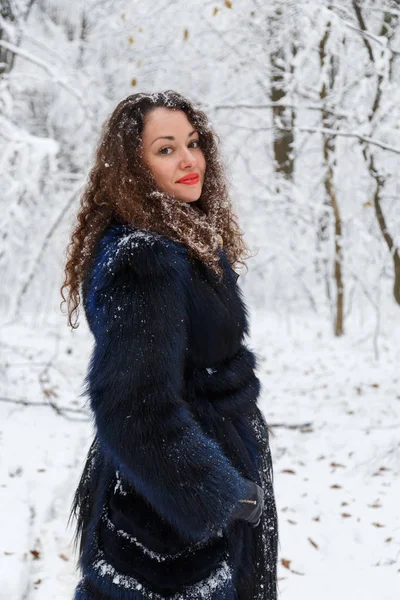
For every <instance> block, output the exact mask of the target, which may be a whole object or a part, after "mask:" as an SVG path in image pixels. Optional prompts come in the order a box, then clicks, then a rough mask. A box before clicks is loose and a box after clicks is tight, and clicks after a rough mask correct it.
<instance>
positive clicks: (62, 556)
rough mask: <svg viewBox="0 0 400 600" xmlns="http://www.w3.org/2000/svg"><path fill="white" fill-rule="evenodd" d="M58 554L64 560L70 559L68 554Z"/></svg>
mask: <svg viewBox="0 0 400 600" xmlns="http://www.w3.org/2000/svg"><path fill="white" fill-rule="evenodd" d="M58 556H59V557H60V558H62V560H66V561H67V560H69V558H68V556H65V554H59V555H58Z"/></svg>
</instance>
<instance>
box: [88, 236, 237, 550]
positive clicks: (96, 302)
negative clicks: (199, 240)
mask: <svg viewBox="0 0 400 600" xmlns="http://www.w3.org/2000/svg"><path fill="white" fill-rule="evenodd" d="M141 236H142V237H141ZM146 236H147V237H146ZM185 252H186V250H185V249H184V248H183V247H181V246H180V245H178V244H173V242H171V241H170V240H168V239H167V238H162V239H161V238H158V237H157V235H156V234H155V236H154V237H153V236H152V235H149V234H146V233H145V232H140V231H136V232H133V233H130V234H127V235H126V236H122V237H121V236H118V238H117V239H115V238H114V239H113V238H112V236H111V238H108V239H106V240H105V241H103V243H102V246H101V247H100V253H99V258H98V259H97V261H96V266H95V268H94V271H93V275H92V280H91V283H90V286H89V288H88V298H87V300H86V304H87V307H88V316H89V318H90V319H91V322H92V331H95V332H96V344H95V348H94V351H93V354H92V357H91V361H90V365H89V372H88V375H87V386H88V387H87V391H88V393H89V396H90V402H91V407H92V410H93V411H94V416H95V423H96V427H97V431H98V435H99V438H100V440H101V442H102V444H103V445H104V446H105V448H106V449H108V452H109V453H111V456H112V459H113V461H114V462H115V464H116V465H117V468H118V469H119V470H120V471H121V472H122V473H123V474H124V476H125V477H127V479H128V480H129V481H130V482H131V484H132V485H133V486H134V487H135V489H136V490H137V491H138V492H139V493H141V494H142V495H143V496H144V497H146V498H147V500H148V501H149V502H150V503H151V504H152V505H153V507H154V508H155V509H156V510H157V511H158V512H159V514H161V515H162V516H163V517H164V518H165V519H167V520H168V521H169V522H170V523H171V524H172V525H174V526H175V527H176V528H177V529H178V530H179V531H180V532H181V534H182V535H183V536H184V537H186V538H187V539H188V540H190V541H196V542H197V541H201V540H204V539H206V538H208V537H210V536H212V535H215V534H217V532H218V531H219V530H220V529H221V528H223V527H225V526H226V525H227V523H228V521H229V519H230V514H231V512H232V509H233V507H234V506H235V505H236V503H237V501H238V500H239V499H241V498H244V497H246V491H247V486H248V480H247V479H245V478H243V477H242V476H241V475H240V474H239V472H238V471H237V470H236V469H235V468H234V467H233V465H232V464H231V462H230V461H229V460H228V459H227V457H226V456H225V455H224V454H223V452H222V450H221V448H220V447H219V445H218V444H217V443H216V442H215V441H214V440H212V439H211V438H210V437H208V436H206V435H205V434H204V433H203V431H202V429H201V427H200V425H199V424H198V422H197V421H196V420H195V418H194V417H193V415H192V414H191V411H190V408H189V406H188V404H187V403H186V402H185V401H184V398H183V389H184V388H183V386H184V358H185V350H186V344H187V335H186V334H187V332H186V327H187V320H186V310H187V309H186V290H185V286H186V285H188V283H189V282H190V271H189V262H188V259H187V256H185Z"/></svg>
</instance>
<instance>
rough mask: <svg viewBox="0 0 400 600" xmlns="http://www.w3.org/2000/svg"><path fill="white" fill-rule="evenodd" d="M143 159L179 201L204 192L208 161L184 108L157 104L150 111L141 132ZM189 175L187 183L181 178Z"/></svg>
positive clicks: (195, 198)
mask: <svg viewBox="0 0 400 600" xmlns="http://www.w3.org/2000/svg"><path fill="white" fill-rule="evenodd" d="M142 142H143V158H144V160H145V162H146V163H147V165H148V166H149V168H150V170H151V172H152V174H153V176H154V178H155V180H156V182H157V184H158V185H159V187H160V188H161V189H162V190H164V191H166V192H168V193H169V194H172V195H173V196H175V197H176V198H177V199H178V200H179V201H180V202H194V201H195V200H198V199H199V198H200V195H201V190H202V187H203V182H204V172H205V170H206V160H205V157H204V154H203V151H202V150H201V149H200V146H199V134H198V132H197V131H196V130H195V128H194V127H193V125H191V123H190V122H189V120H188V118H187V116H186V113H184V112H183V111H182V110H172V109H169V108H164V107H157V108H154V109H153V110H151V111H150V112H149V113H147V115H146V117H145V122H144V128H143V132H142ZM188 176H189V177H190V178H191V180H188V182H187V183H184V181H182V178H185V177H188Z"/></svg>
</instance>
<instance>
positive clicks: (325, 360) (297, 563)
mask: <svg viewBox="0 0 400 600" xmlns="http://www.w3.org/2000/svg"><path fill="white" fill-rule="evenodd" d="M393 323H394V324H393V327H392V331H391V334H390V335H389V336H385V337H384V338H382V339H381V340H380V343H379V352H380V355H379V360H377V359H376V358H375V356H374V351H373V346H372V341H371V340H365V339H364V340H362V339H359V340H357V339H356V338H355V336H354V335H348V336H346V337H344V338H342V339H340V340H337V339H334V338H333V337H332V334H331V331H330V330H329V327H328V324H327V323H326V322H321V323H319V322H318V321H317V320H316V319H315V318H313V320H312V321H311V320H307V319H306V318H300V317H297V318H296V319H294V318H292V319H291V320H290V321H287V320H283V319H282V318H281V317H279V316H277V315H275V314H268V313H264V312H263V313H261V312H254V313H253V314H252V336H251V339H250V340H249V345H250V346H251V347H252V348H254V349H255V350H256V352H257V354H258V356H259V376H260V378H261V380H262V393H261V398H260V405H261V407H262V409H263V411H264V413H265V415H266V418H267V420H268V422H269V423H270V425H271V449H272V453H273V460H274V470H275V493H276V501H277V505H278V512H279V526H280V547H279V552H280V562H279V590H280V597H281V599H282V600H299V599H301V600H302V599H307V600H321V599H322V598H323V600H333V599H335V600H337V598H341V599H342V600H353V599H354V598H355V597H357V598H362V599H363V600H378V599H379V600H397V599H398V598H399V597H400V511H399V508H398V506H399V498H400V479H399V471H400V389H399V385H398V383H399V373H398V368H397V365H398V363H399V358H400V348H399V345H398V344H397V340H398V339H399V328H398V326H395V321H393ZM64 329H65V333H64V334H63V335H62V336H60V333H59V331H60V323H58V325H54V326H50V325H48V326H43V325H41V326H40V327H36V328H32V327H30V326H28V325H27V324H24V323H20V324H18V325H16V324H11V323H10V324H8V325H6V326H3V327H2V329H1V338H2V339H1V345H2V359H1V378H0V385H1V389H0V396H1V398H2V401H1V402H0V419H1V421H0V423H1V424H0V482H1V483H0V486H1V487H0V511H1V515H2V519H1V520H2V525H1V536H0V599H1V600H14V599H23V598H24V599H26V600H28V599H29V600H30V599H42V600H53V599H57V600H69V599H71V598H72V594H73V589H74V586H75V584H76V581H77V578H78V576H77V573H76V571H75V560H76V558H75V556H74V554H73V548H72V543H71V542H72V533H73V530H72V528H71V527H69V528H67V520H68V513H69V509H70V505H71V500H72V494H73V491H74V488H75V486H76V483H77V480H78V477H79V474H80V471H81V468H82V465H83V461H84V458H85V455H86V451H87V449H88V447H89V444H90V440H91V436H92V425H91V422H90V420H89V419H88V418H87V416H85V414H84V413H82V412H79V410H80V409H81V408H82V404H83V398H82V397H80V395H79V394H80V393H81V391H82V382H83V377H84V375H85V370H86V362H87V360H88V357H89V353H90V349H91V345H92V340H91V337H90V334H89V333H88V331H87V328H86V325H85V323H84V322H83V318H82V325H81V327H80V328H79V329H78V331H76V332H73V333H70V332H69V331H68V329H67V327H66V326H65V328H64ZM11 400H13V401H14V400H24V401H27V402H29V403H32V404H36V406H30V405H28V406H25V405H23V404H15V403H14V402H11ZM50 403H52V404H53V407H51V406H50ZM65 408H68V409H72V410H69V411H68V412H65V411H64V409H65ZM76 410H78V412H74V411H76ZM59 411H61V413H62V414H59Z"/></svg>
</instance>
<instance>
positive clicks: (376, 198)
mask: <svg viewBox="0 0 400 600" xmlns="http://www.w3.org/2000/svg"><path fill="white" fill-rule="evenodd" d="M352 5H353V9H354V12H355V15H356V19H357V22H358V25H359V27H360V30H361V32H363V34H364V35H363V36H362V41H363V43H364V46H365V48H366V50H367V54H368V57H369V60H370V65H371V67H372V68H375V66H376V59H375V54H374V50H373V48H372V45H371V43H370V41H369V38H368V36H367V35H366V33H367V25H366V22H365V19H364V15H363V11H362V6H361V3H360V2H357V1H356V0H353V1H352ZM399 18H400V13H395V12H392V11H390V10H387V11H383V17H382V26H381V29H380V32H379V36H380V37H386V38H387V40H388V41H389V42H390V41H391V40H392V38H393V36H394V34H395V32H396V28H397V27H398V25H399ZM397 57H398V55H397V54H396V53H395V52H393V51H391V52H390V55H389V59H388V63H389V64H388V69H387V78H388V80H389V81H391V79H392V77H393V66H394V61H395V59H396V58H397ZM375 75H376V88H375V94H374V97H373V103H372V107H371V110H370V112H369V115H368V120H369V122H370V124H371V127H373V125H374V120H375V119H376V117H377V115H378V114H379V110H380V107H381V101H382V97H383V94H384V93H385V92H384V84H385V82H386V77H385V73H382V72H380V73H375ZM361 145H362V152H363V156H364V159H365V162H366V164H367V165H368V169H369V172H370V174H371V176H372V177H373V178H374V180H375V183H376V186H375V190H374V194H373V200H372V202H373V205H374V208H375V214H376V218H377V221H378V225H379V229H380V231H381V233H382V236H383V239H384V240H385V242H386V244H387V247H388V248H389V251H390V254H391V256H392V259H393V272H394V285H393V294H394V298H395V300H396V302H397V303H398V304H400V254H399V248H398V246H396V244H395V241H394V239H393V236H392V235H391V234H390V232H389V227H388V225H387V222H386V218H385V215H384V211H383V208H382V201H383V192H384V187H385V182H386V178H385V176H384V175H382V174H381V173H380V169H379V167H378V166H377V163H376V159H375V156H374V151H373V149H372V148H371V147H369V146H368V144H366V143H365V142H362V143H361Z"/></svg>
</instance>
